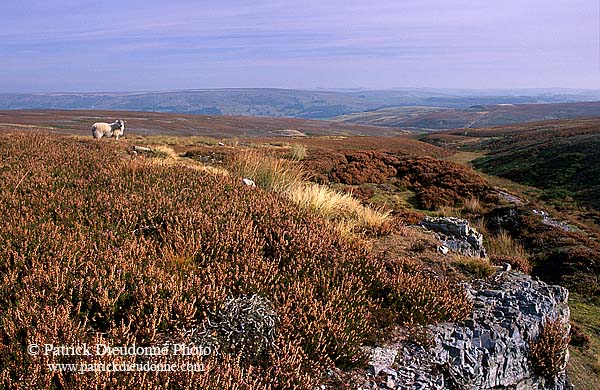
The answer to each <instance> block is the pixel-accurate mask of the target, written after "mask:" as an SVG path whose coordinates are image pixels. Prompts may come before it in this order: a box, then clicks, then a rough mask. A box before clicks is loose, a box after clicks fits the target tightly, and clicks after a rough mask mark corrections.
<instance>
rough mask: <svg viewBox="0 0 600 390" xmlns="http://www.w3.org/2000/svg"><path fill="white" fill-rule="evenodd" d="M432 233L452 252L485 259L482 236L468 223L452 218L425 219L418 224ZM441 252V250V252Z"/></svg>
mask: <svg viewBox="0 0 600 390" xmlns="http://www.w3.org/2000/svg"><path fill="white" fill-rule="evenodd" d="M419 225H420V226H422V227H424V228H425V229H427V230H431V231H432V232H434V234H435V235H436V237H437V238H438V239H439V240H440V241H442V243H443V244H444V246H446V247H447V248H449V249H450V250H451V251H452V252H455V253H460V254H461V255H464V256H469V257H487V254H486V251H485V248H484V246H483V235H482V234H481V233H479V232H478V231H477V230H475V229H474V228H472V227H471V226H470V225H469V221H467V220H465V219H460V218H453V217H437V218H434V217H425V219H424V220H423V221H421V223H420V224H419ZM441 252H443V250H441Z"/></svg>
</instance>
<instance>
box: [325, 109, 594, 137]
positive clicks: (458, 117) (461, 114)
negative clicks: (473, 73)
mask: <svg viewBox="0 0 600 390" xmlns="http://www.w3.org/2000/svg"><path fill="white" fill-rule="evenodd" d="M599 115H600V102H580V103H555V104H499V105H481V104H477V105H474V106H471V107H468V108H465V109H449V108H445V107H443V106H441V107H393V108H384V109H380V110H375V111H368V112H360V113H353V114H348V115H344V116H340V117H337V118H335V120H337V121H341V122H346V123H354V124H365V125H366V124H368V125H373V126H390V127H402V128H408V129H430V130H444V129H459V128H481V127H489V126H500V125H510V124H516V123H525V122H535V121H542V120H550V119H571V118H583V117H594V116H599Z"/></svg>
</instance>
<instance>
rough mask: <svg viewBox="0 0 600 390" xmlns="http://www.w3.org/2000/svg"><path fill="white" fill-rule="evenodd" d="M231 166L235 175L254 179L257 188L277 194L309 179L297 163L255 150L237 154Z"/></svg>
mask: <svg viewBox="0 0 600 390" xmlns="http://www.w3.org/2000/svg"><path fill="white" fill-rule="evenodd" d="M231 165H232V167H231V169H232V172H233V173H234V174H235V175H237V176H239V177H245V178H249V179H252V180H254V182H255V183H256V185H257V186H259V187H261V188H264V189H267V190H271V191H275V192H283V191H285V190H287V189H289V188H290V187H294V186H297V185H299V184H301V183H302V182H304V181H305V180H306V179H307V178H308V175H307V174H306V173H305V172H304V171H303V170H302V168H301V167H300V166H299V165H297V164H296V163H294V162H292V161H288V160H283V159H280V158H275V157H271V156H266V155H264V154H263V153H260V152H259V151H255V150H246V151H243V152H241V153H239V154H237V155H236V156H235V157H234V159H233V162H232V164H231Z"/></svg>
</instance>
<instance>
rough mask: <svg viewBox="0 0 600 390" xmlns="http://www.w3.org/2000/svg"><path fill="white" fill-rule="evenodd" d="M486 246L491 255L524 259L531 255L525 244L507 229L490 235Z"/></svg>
mask: <svg viewBox="0 0 600 390" xmlns="http://www.w3.org/2000/svg"><path fill="white" fill-rule="evenodd" d="M486 248H487V251H488V255H490V256H491V257H493V256H497V257H509V258H524V259H526V258H528V257H529V254H528V253H527V251H526V250H525V247H524V246H523V244H521V243H520V242H518V241H516V240H515V239H514V238H512V236H511V235H510V234H509V233H508V232H507V231H506V230H500V231H499V232H498V233H497V234H496V235H493V236H490V237H488V241H487V245H486Z"/></svg>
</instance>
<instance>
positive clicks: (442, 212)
mask: <svg viewBox="0 0 600 390" xmlns="http://www.w3.org/2000/svg"><path fill="white" fill-rule="evenodd" d="M436 212H437V214H438V216H440V217H456V218H461V213H460V209H458V208H456V207H454V206H448V205H444V206H439V207H438V208H437V210H436Z"/></svg>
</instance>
